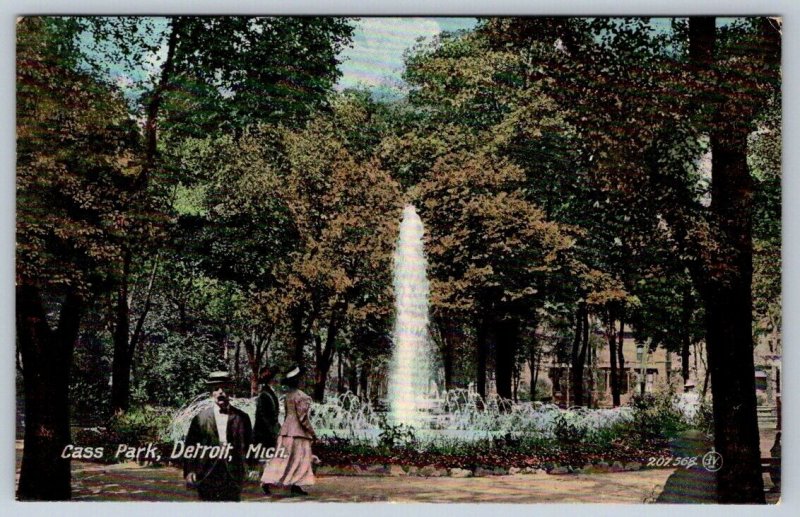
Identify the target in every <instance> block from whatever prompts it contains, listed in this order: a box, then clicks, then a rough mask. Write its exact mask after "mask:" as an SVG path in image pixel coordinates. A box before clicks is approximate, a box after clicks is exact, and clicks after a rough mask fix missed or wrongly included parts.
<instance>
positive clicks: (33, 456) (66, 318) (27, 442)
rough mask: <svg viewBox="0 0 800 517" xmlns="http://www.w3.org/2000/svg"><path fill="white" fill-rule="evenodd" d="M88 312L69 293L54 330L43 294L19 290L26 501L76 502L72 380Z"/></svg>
mask: <svg viewBox="0 0 800 517" xmlns="http://www.w3.org/2000/svg"><path fill="white" fill-rule="evenodd" d="M82 309H83V304H82V302H81V299H80V298H79V297H78V296H77V295H76V294H75V293H72V292H70V293H68V294H67V295H66V297H65V299H64V302H63V304H62V306H61V313H60V318H59V324H58V328H57V329H56V330H55V331H53V330H51V329H50V326H49V324H48V323H47V319H46V316H45V311H44V307H43V304H42V300H41V295H40V293H39V290H38V289H37V288H36V287H34V286H31V285H27V284H25V283H21V284H19V285H18V286H17V337H18V342H19V347H20V354H21V356H22V368H23V370H22V372H23V381H24V385H25V438H24V450H23V454H22V465H21V468H20V478H19V487H18V490H17V496H18V497H19V499H21V500H39V501H62V500H67V499H70V498H71V494H72V490H71V483H70V480H71V473H70V460H69V458H63V457H62V456H61V455H62V452H63V451H64V447H66V446H67V445H68V444H69V443H70V441H71V440H70V432H69V376H70V365H71V363H72V350H73V347H74V343H75V340H76V339H77V337H78V328H79V322H80V317H81V313H82Z"/></svg>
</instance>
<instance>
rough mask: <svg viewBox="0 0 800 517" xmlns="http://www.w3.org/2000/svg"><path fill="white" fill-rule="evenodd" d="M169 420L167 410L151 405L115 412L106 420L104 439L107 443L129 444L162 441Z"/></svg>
mask: <svg viewBox="0 0 800 517" xmlns="http://www.w3.org/2000/svg"><path fill="white" fill-rule="evenodd" d="M170 420H171V418H170V415H169V413H168V412H167V411H164V410H162V409H157V408H154V407H152V406H143V407H140V408H134V409H131V410H129V411H127V412H124V413H117V414H116V415H114V416H112V417H111V419H110V420H109V422H108V427H107V430H106V439H107V441H108V443H126V444H129V445H143V444H145V443H148V442H159V441H164V440H165V435H166V432H167V428H168V427H169V424H170Z"/></svg>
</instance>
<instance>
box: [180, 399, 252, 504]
mask: <svg viewBox="0 0 800 517" xmlns="http://www.w3.org/2000/svg"><path fill="white" fill-rule="evenodd" d="M226 437H227V442H228V443H230V444H231V445H232V446H233V447H232V450H231V454H230V459H227V458H224V457H223V458H209V457H208V455H207V456H206V457H202V458H190V459H186V460H185V461H184V464H183V475H184V477H186V476H187V475H188V474H189V473H190V472H194V473H195V474H196V476H197V489H198V492H200V496H201V498H204V499H206V498H208V497H204V495H206V496H210V497H211V498H214V495H215V493H217V492H220V493H224V494H231V495H236V496H238V493H240V492H241V490H242V485H243V483H244V479H245V455H246V453H247V449H248V447H249V446H250V443H251V440H252V427H251V424H250V417H249V416H247V414H246V413H245V412H244V411H241V410H239V409H236V408H235V407H233V406H231V407H230V413H229V414H228V426H227V432H226ZM190 445H217V446H218V445H220V442H219V436H218V434H217V424H216V421H215V420H214V407H210V408H208V409H206V410H204V411H201V412H200V413H198V414H197V415H196V416H195V417H194V418H193V419H192V423H191V424H190V425H189V432H188V433H187V434H186V446H187V447H188V446H190Z"/></svg>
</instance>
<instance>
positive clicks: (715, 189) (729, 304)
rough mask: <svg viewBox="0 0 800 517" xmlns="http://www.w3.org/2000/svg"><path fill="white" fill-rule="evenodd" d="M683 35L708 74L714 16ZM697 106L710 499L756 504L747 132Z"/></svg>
mask: <svg viewBox="0 0 800 517" xmlns="http://www.w3.org/2000/svg"><path fill="white" fill-rule="evenodd" d="M689 37H690V45H689V48H690V58H691V60H692V62H693V64H694V65H695V66H696V67H697V68H698V70H699V71H701V72H704V73H707V74H711V73H713V65H714V46H715V40H716V28H715V18H713V17H693V18H690V21H689ZM723 79H724V78H723ZM718 88H719V87H718V86H717V87H716V89H718ZM702 101H703V102H705V103H706V106H705V107H706V108H707V109H709V108H710V109H709V111H710V112H711V113H713V114H714V119H715V120H714V124H713V125H712V130H711V135H710V140H711V153H712V158H711V206H710V210H711V214H712V217H713V219H714V222H715V223H716V224H717V225H718V232H717V233H718V234H719V235H718V236H719V242H720V244H721V245H722V246H721V250H720V251H719V252H718V253H717V254H716V255H715V256H714V257H713V258H712V259H711V260H712V261H713V262H715V263H712V264H711V265H712V266H713V269H711V270H709V271H708V272H706V273H704V274H703V275H702V277H701V278H697V280H698V284H699V285H700V286H701V293H702V296H703V301H704V303H705V309H706V322H705V323H706V344H707V353H708V366H709V369H710V375H711V391H712V395H713V397H712V398H713V413H714V445H715V448H716V452H718V453H719V454H720V455H721V456H722V459H723V463H722V468H721V469H720V470H719V472H718V473H717V496H718V501H719V502H720V503H764V502H765V500H764V485H763V480H762V478H761V465H760V451H759V435H758V420H757V413H756V393H755V373H754V372H755V368H754V361H753V337H752V285H751V284H752V274H753V262H752V260H753V248H752V197H753V185H752V178H751V177H750V172H749V170H748V167H747V134H748V128H747V126H746V125H745V123H743V122H746V121H741V120H737V118H741V117H727V116H725V115H724V114H722V113H721V109H722V108H728V109H726V110H725V111H729V107H728V106H727V105H724V104H719V102H718V101H717V100H715V99H707V98H703V99H702ZM728 102H732V100H728Z"/></svg>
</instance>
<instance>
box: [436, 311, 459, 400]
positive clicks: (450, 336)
mask: <svg viewBox="0 0 800 517" xmlns="http://www.w3.org/2000/svg"><path fill="white" fill-rule="evenodd" d="M438 326H439V332H440V336H441V342H442V368H443V369H444V389H445V390H451V389H453V347H454V345H455V343H454V337H455V336H454V332H453V330H454V329H453V323H452V322H451V321H449V320H445V319H442V320H441V321H440V324H439V325H438Z"/></svg>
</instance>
